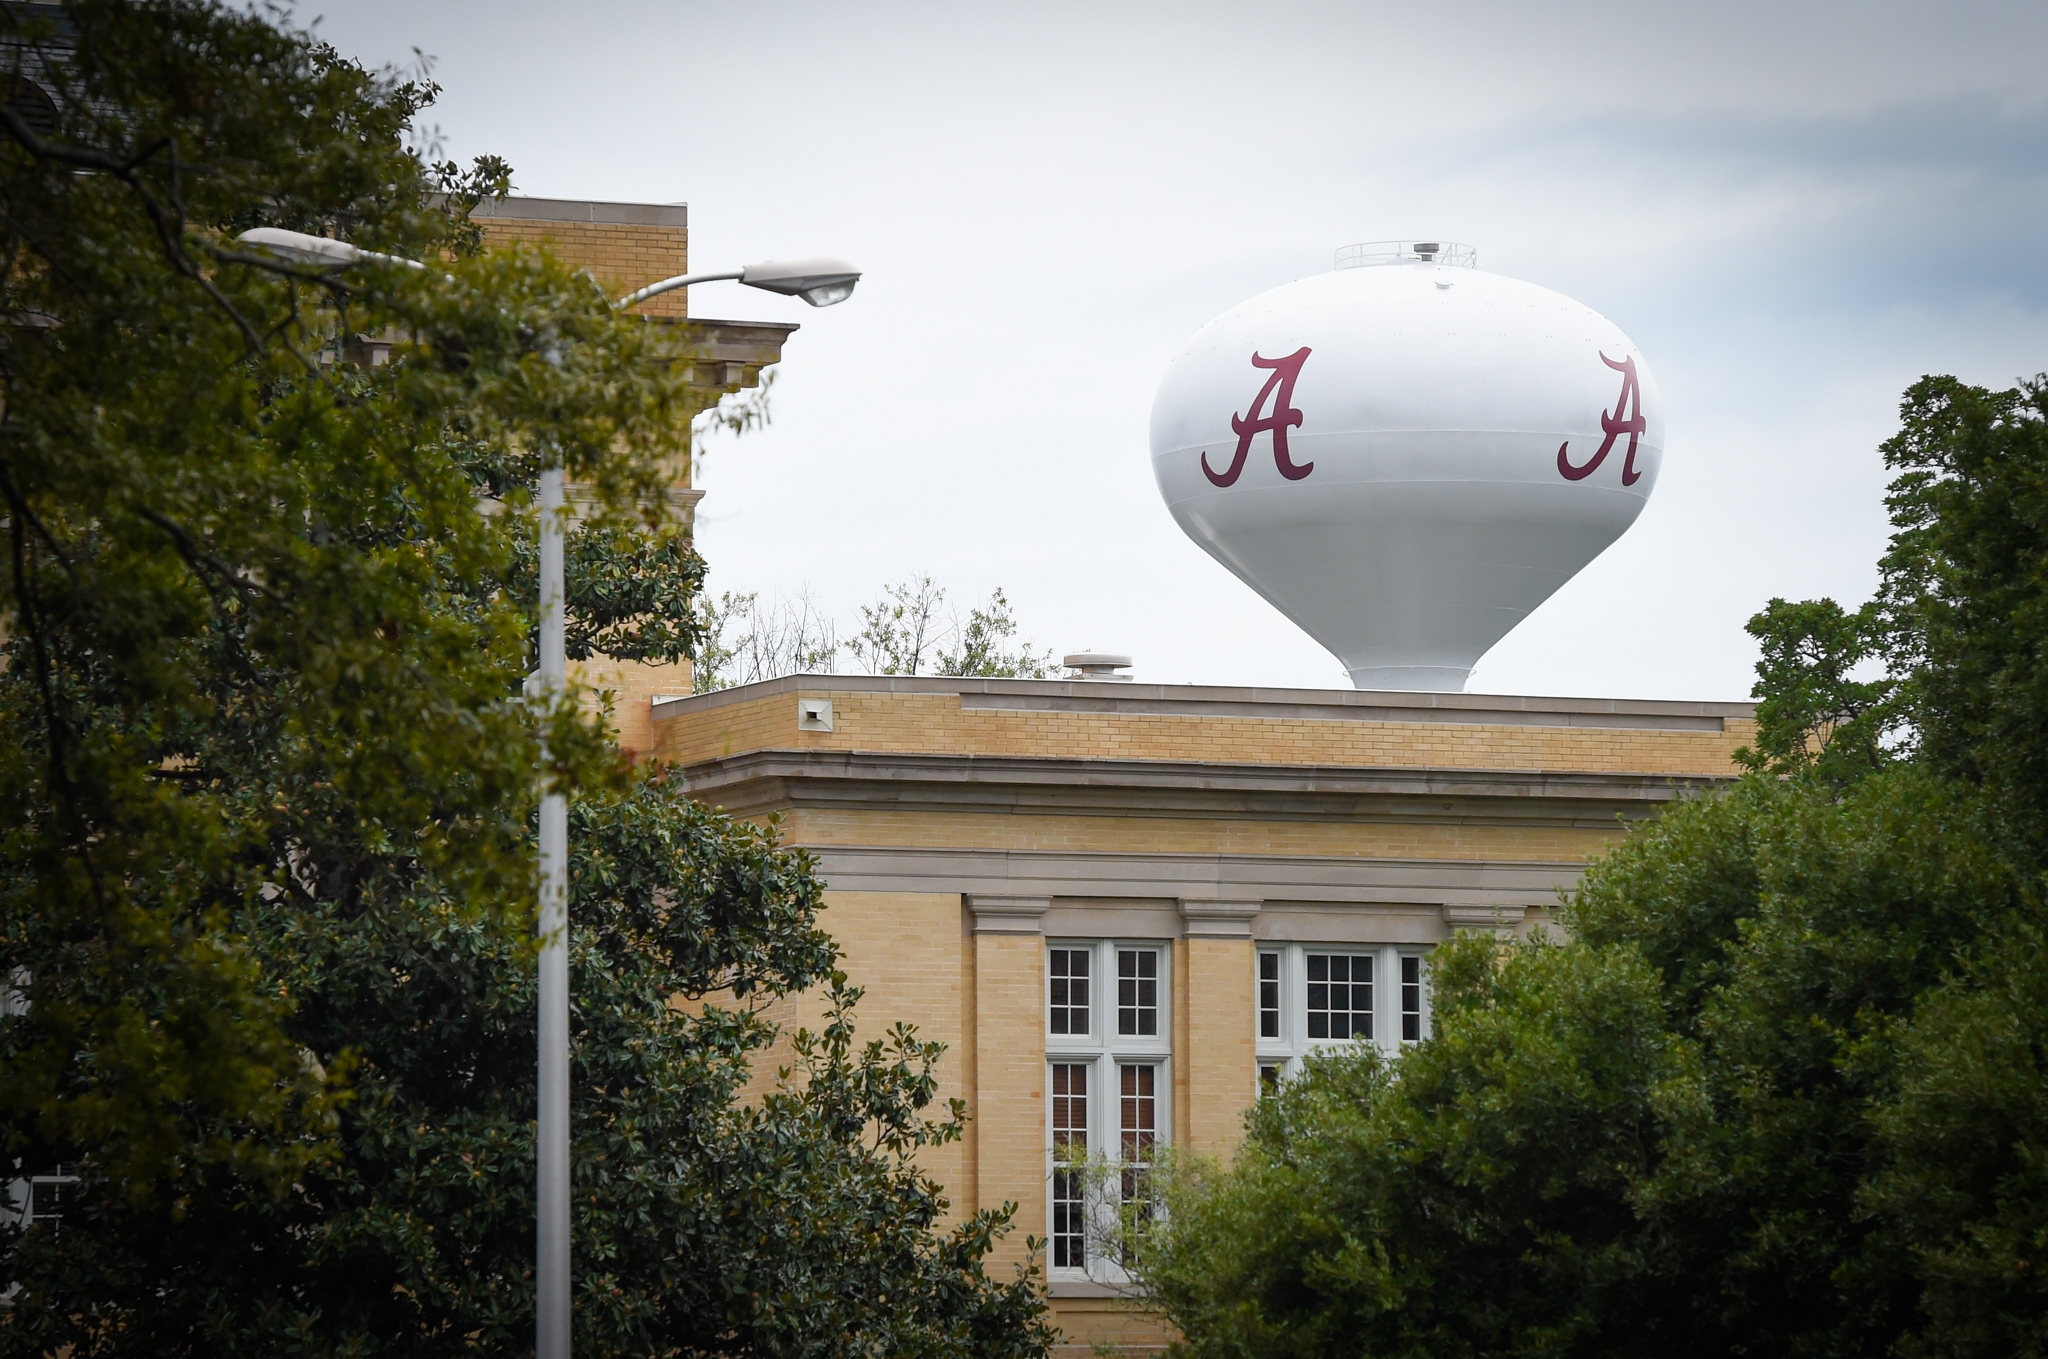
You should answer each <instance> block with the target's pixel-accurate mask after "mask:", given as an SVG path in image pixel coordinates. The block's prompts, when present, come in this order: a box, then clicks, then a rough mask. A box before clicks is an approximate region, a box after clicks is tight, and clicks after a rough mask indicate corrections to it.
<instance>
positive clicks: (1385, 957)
mask: <svg viewBox="0 0 2048 1359" xmlns="http://www.w3.org/2000/svg"><path fill="white" fill-rule="evenodd" d="M1423 958H1424V953H1423V951H1422V950H1420V949H1402V948H1395V947H1385V946H1379V945H1370V944H1365V945H1349V946H1338V945H1319V944H1273V945H1268V946H1266V947H1263V948H1261V949H1260V950H1259V954H1258V972H1257V986H1258V1014H1257V1018H1256V1020H1255V1024H1256V1028H1255V1030H1254V1032H1255V1034H1256V1042H1257V1047H1258V1062H1259V1089H1260V1092H1261V1093H1262V1094H1268V1093H1271V1092H1272V1091H1274V1090H1276V1089H1278V1088H1279V1084H1280V1082H1281V1081H1282V1080H1284V1079H1285V1078H1286V1077H1287V1076H1288V1075H1289V1074H1291V1073H1292V1072H1294V1071H1296V1070H1298V1069H1299V1068H1300V1066H1301V1059H1302V1058H1303V1057H1305V1056H1306V1055H1308V1053H1309V1052H1311V1051H1313V1050H1314V1049H1316V1048H1319V1047H1327V1046H1329V1045H1331V1044H1336V1043H1349V1042H1375V1043H1378V1044H1379V1045H1380V1047H1381V1048H1383V1049H1386V1050H1388V1051H1398V1050H1399V1049H1400V1048H1401V1046H1402V1045H1403V1044H1407V1043H1417V1042H1420V1041H1422V1040H1423V1039H1424V1038H1426V1037H1428V1036H1429V988H1428V986H1427V985H1426V984H1425V974H1426V972H1427V969H1426V968H1425V966H1424V963H1423ZM1382 978H1384V979H1385V981H1384V984H1378V983H1380V982H1381V979H1382Z"/></svg>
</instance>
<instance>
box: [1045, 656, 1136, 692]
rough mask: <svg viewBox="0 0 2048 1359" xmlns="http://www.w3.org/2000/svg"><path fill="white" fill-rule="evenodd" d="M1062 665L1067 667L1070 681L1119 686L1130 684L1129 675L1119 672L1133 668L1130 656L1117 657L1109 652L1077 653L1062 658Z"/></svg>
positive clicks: (1067, 675)
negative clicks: (1091, 681)
mask: <svg viewBox="0 0 2048 1359" xmlns="http://www.w3.org/2000/svg"><path fill="white" fill-rule="evenodd" d="M1060 664H1061V665H1064V666H1065V667H1067V674H1066V677H1067V678H1068V679H1070V680H1109V681H1111V682H1113V683H1117V684H1129V683H1130V682H1131V677H1130V676H1129V675H1119V674H1117V671H1119V670H1128V669H1130V668H1131V658H1130V657H1129V656H1115V655H1111V654H1110V653H1109V652H1107V651H1077V652H1075V653H1074V654H1073V655H1071V656H1063V657H1061V658H1060Z"/></svg>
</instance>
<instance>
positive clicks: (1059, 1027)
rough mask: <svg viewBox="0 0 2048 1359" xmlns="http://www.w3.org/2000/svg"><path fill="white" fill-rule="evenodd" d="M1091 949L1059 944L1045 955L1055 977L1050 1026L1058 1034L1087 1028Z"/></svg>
mask: <svg viewBox="0 0 2048 1359" xmlns="http://www.w3.org/2000/svg"><path fill="white" fill-rule="evenodd" d="M1088 960H1089V959H1088V950H1087V949H1084V948H1056V949H1054V950H1052V952H1051V953H1050V955H1048V957H1047V959H1046V975H1047V976H1049V977H1050V978H1051V979H1052V997H1051V1004H1052V1012H1051V1022H1050V1029H1051V1031H1052V1032H1053V1033H1055V1034H1075V1033H1086V1032H1088Z"/></svg>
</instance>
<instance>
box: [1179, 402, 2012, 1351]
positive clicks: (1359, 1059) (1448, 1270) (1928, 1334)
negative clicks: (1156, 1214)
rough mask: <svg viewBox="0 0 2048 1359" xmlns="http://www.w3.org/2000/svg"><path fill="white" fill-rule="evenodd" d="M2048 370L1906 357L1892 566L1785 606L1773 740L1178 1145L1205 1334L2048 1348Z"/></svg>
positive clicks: (1763, 719)
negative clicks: (1392, 1019) (1533, 914)
mask: <svg viewBox="0 0 2048 1359" xmlns="http://www.w3.org/2000/svg"><path fill="white" fill-rule="evenodd" d="M2044 393H2048V388H2044V386H2043V384H2042V383H2041V382H2035V383H2030V384H2026V385H2024V386H2022V387H2020V388H2017V389H2014V390H2012V391H2007V392H1998V393H1994V392H1987V391H1984V390H1981V389H1977V388H1971V387H1968V386H1965V385H1964V384H1961V383H1958V382H1956V381H1955V380H1954V379H1951V378H1930V379H1926V380H1924V381H1922V382H1920V383H1918V384H1916V385H1915V386H1914V387H1913V388H1912V389H1911V390H1909V391H1908V392H1907V394H1906V398H1905V402H1904V405H1903V408H1902V414H1903V429H1902V432H1901V433H1900V434H1899V435H1898V436H1897V437H1896V438H1894V439H1892V440H1890V441H1889V442H1888V443H1887V444H1886V445H1885V447H1884V453H1885V456H1886V458H1887V460H1888V462H1889V463H1890V465H1891V466H1892V467H1894V468H1895V469H1897V471H1898V473H1899V475H1898V478H1897V480H1896V481H1895V482H1894V484H1893V488H1892V493H1891V498H1890V502H1889V503H1890V506H1891V510H1892V516H1893V523H1894V526H1895V530H1896V531H1895V533H1894V535H1893V539H1892V544H1891V549H1890V551H1889V552H1888V553H1887V554H1886V556H1885V558H1884V561H1883V563H1882V567H1883V588H1882V590H1881V591H1880V594H1879V596H1878V598H1877V599H1876V600H1875V601H1874V602H1873V603H1871V604H1870V605H1868V606H1866V607H1864V608H1862V609H1859V610H1857V611H1855V612H1849V611H1845V610H1843V609H1842V608H1840V607H1839V606H1837V605H1836V604H1835V603H1833V602H1832V601H1828V600H1818V601H1808V602H1803V603H1787V602H1786V601H1783V600H1774V601H1772V602H1771V605H1770V607H1769V608H1767V609H1766V610H1765V611H1764V612H1763V613H1761V614H1759V615H1758V616H1757V618H1756V619H1755V620H1753V621H1752V624H1751V631H1752V632H1753V633H1754V634H1755V635H1756V636H1757V637H1758V638H1759V640H1760V641H1761V642H1762V644H1763V659H1762V662H1761V663H1760V665H1759V681H1758V685H1757V697H1758V699H1759V700H1760V704H1759V713H1758V716H1759V730H1758V736H1757V741H1756V745H1755V747H1754V748H1753V749H1752V750H1750V751H1748V752H1745V756H1744V758H1745V760H1746V762H1747V763H1748V764H1749V765H1750V767H1751V770H1752V771H1753V772H1751V773H1750V774H1749V775H1747V776H1746V777H1745V778H1744V779H1742V780H1741V782H1740V783H1739V784H1738V785H1736V786H1735V787H1734V788H1733V789H1732V790H1731V791H1729V792H1727V793H1725V794H1723V795H1719V796H1713V797H1707V798H1702V799H1698V800H1695V801H1691V802H1686V803H1681V804H1680V805H1678V806H1676V807H1674V808H1672V809H1671V810H1670V811H1669V812H1667V813H1666V815H1665V816H1663V817H1662V818H1661V819H1660V820H1659V821H1658V822H1656V823H1655V824H1654V825H1653V826H1651V827H1649V828H1647V829H1643V830H1639V831H1635V832H1632V833H1631V834H1629V835H1628V837H1627V838H1626V839H1625V840H1624V841H1623V842H1622V843H1621V844H1620V845H1619V846H1618V847H1617V848H1616V849H1615V850H1614V851H1613V852H1612V853H1610V854H1609V855H1608V856H1607V857H1606V858H1604V859H1603V860H1601V861H1599V862H1597V863H1595V864H1594V865H1593V866H1592V867H1591V868H1590V869H1589V870H1588V872H1587V874H1586V877H1585V879H1584V882H1583V884H1582V885H1581V887H1580V888H1579V889H1578V891H1577V892H1576V893H1575V894H1573V896H1572V897H1571V899H1570V900H1569V901H1568V902H1567V903H1566V905H1565V908H1564V911H1563V916H1562V923H1563V926H1564V934H1563V937H1562V939H1556V938H1553V939H1539V940H1534V941H1530V942H1525V943H1518V944H1514V945H1501V944H1497V943H1496V942H1495V941H1493V940H1491V939H1482V938H1465V939H1461V940H1459V941H1457V942H1454V943H1452V944H1450V945H1448V946H1446V947H1445V948H1443V949H1441V950H1439V952H1438V954H1437V956H1436V958H1435V959H1434V961H1433V967H1432V979H1433V987H1434V997H1435V1005H1436V1015H1435V1021H1434V1029H1435V1036H1434V1037H1433V1038H1432V1040H1431V1041H1429V1042H1427V1043H1425V1044H1422V1045H1421V1046H1420V1047H1418V1048H1416V1049H1414V1050H1412V1051H1410V1052H1408V1053H1407V1054H1405V1055H1404V1056H1403V1057H1401V1058H1400V1059H1398V1060H1394V1061H1386V1060H1383V1059H1381V1058H1380V1057H1379V1056H1377V1055H1376V1054H1374V1053H1372V1052H1356V1053H1337V1054H1332V1055H1327V1056H1325V1057H1323V1058H1321V1059H1319V1060H1316V1061H1312V1062H1311V1063H1310V1064H1309V1068H1308V1071H1307V1072H1306V1074H1305V1075H1304V1076H1303V1077H1302V1078H1301V1079H1299V1080H1298V1081H1296V1082H1294V1083H1292V1084H1291V1085H1289V1086H1288V1087H1287V1088H1285V1089H1284V1090H1283V1091H1281V1092H1280V1093H1279V1094H1278V1095H1277V1096H1276V1097H1274V1098H1272V1099H1269V1100H1268V1101H1266V1102H1265V1103H1263V1104H1262V1105H1261V1106H1260V1107H1259V1108H1258V1109H1257V1110H1256V1111H1254V1113H1253V1114H1252V1116H1251V1118H1250V1124H1249V1132H1248V1138H1247V1142H1246V1144H1245V1146H1244V1148H1243V1150H1242V1151H1241V1152H1240V1154H1239V1157H1238V1159H1237V1162H1236V1164H1235V1165H1234V1167H1233V1168H1232V1169H1230V1170H1228V1171H1223V1170H1219V1169H1217V1168H1215V1167H1203V1166H1199V1165H1188V1164H1184V1165H1182V1166H1181V1167H1180V1168H1179V1170H1178V1173H1177V1175H1176V1177H1175V1179H1174V1182H1173V1184H1172V1186H1171V1188H1170V1192H1169V1193H1168V1199H1169V1202H1170V1210H1169V1212H1168V1213H1167V1215H1166V1217H1165V1219H1164V1221H1163V1223H1161V1224H1158V1225H1156V1226H1155V1227H1154V1228H1153V1229H1152V1231H1151V1233H1150V1234H1149V1236H1148V1237H1147V1238H1146V1240H1145V1242H1144V1243H1143V1249H1144V1254H1143V1255H1141V1263H1142V1265H1143V1268H1144V1272H1145V1275H1146V1278H1147V1281H1148V1283H1149V1285H1150V1287H1151V1288H1152V1289H1153V1291H1154V1294H1155V1296H1156V1297H1157V1298H1158V1299H1159V1301H1160V1302H1161V1304H1162V1305H1163V1306H1164V1308H1165V1310H1166V1311H1167V1313H1168V1315H1169V1316H1170V1317H1171V1318H1172V1319H1173V1320H1174V1321H1175V1322H1176V1323H1177V1324H1178V1325H1179V1326H1180V1327H1181V1329H1182V1331H1183V1333H1184V1335H1185V1337H1186V1340H1185V1342H1184V1344H1183V1347H1182V1348H1183V1349H1184V1351H1185V1352H1187V1353H1189V1354H1200V1355H1218V1356H1221V1355H1233V1356H1251V1355H1275V1356H1277V1355H1282V1354H1286V1355H1315V1354H1329V1355H1336V1354H1345V1355H1358V1354H1369V1355H1402V1356H1423V1355H1428V1356H1432V1357H1433V1359H1445V1357H1447V1356H1458V1355H1480V1354H1526V1355H1616V1356H1620V1355H1638V1354H1645V1353H1656V1354H1672V1355H1689V1354H1697V1355H1701V1356H1706V1355H1716V1356H1720V1355H1728V1354H1787V1355H1813V1356H1851V1355H1880V1354H1900V1355H1929V1356H1932V1355H1944V1356H1948V1355H1983V1356H1992V1355H2039V1354H2043V1353H2048V1283H2044V1281H2043V1279H2042V1277H2041V1274H2042V1271H2041V1270H2040V1268H2039V1262H2040V1260H2041V1259H2042V1258H2043V1257H2042V1251H2043V1249H2044V1248H2048V1174H2044V1171H2043V1167H2044V1165H2048V1141H2044V1132H2043V1129H2044V1128H2048V1121H2044V1114H2048V1058H2044V1055H2043V1054H2044V1053H2048V1008H2044V1005H2043V1001H2044V999H2048V903H2044V896H2043V886H2044V879H2043V868H2044V858H2043V839H2042V826H2043V820H2042V817H2043V808H2044V799H2048V783H2044V776H2048V734H2044V728H2043V720H2044V714H2048V693H2044V692H2043V691H2042V689H2041V685H2042V682H2043V681H2042V675H2043V674H2044V673H2048V672H2044V667H2043V664H2042V662H2043V659H2044V657H2043V648H2044V645H2048V611H2044V610H2043V607H2042V602H2041V601H2042V599H2043V597H2044V591H2043V585H2044V582H2043V578H2042V555H2043V549H2044V547H2048V437H2044V431H2048V424H2044V417H2048V409H2044Z"/></svg>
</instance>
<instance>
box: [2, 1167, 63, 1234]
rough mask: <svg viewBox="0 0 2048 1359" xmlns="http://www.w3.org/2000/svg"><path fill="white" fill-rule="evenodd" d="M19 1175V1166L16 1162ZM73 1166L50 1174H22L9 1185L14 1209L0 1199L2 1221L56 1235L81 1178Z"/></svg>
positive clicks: (59, 1168)
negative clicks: (36, 1228) (74, 1187)
mask: <svg viewBox="0 0 2048 1359" xmlns="http://www.w3.org/2000/svg"><path fill="white" fill-rule="evenodd" d="M16 1166H17V1173H18V1172H19V1163H18V1162H17V1163H16ZM70 1170H71V1167H70V1166H68V1165H60V1166H58V1167H56V1169H55V1170H53V1171H52V1172H50V1173H49V1174H44V1175H21V1176H20V1178H18V1179H16V1180H15V1181H14V1183H13V1184H12V1185H11V1186H10V1190H11V1197H12V1199H13V1204H12V1206H11V1207H10V1206H7V1204H6V1202H5V1200H0V1222H6V1221H9V1220H12V1221H14V1222H16V1223H19V1224H21V1225H22V1226H25V1227H30V1226H40V1227H47V1228H49V1229H50V1231H51V1232H53V1233H54V1232H55V1231H56V1230H57V1228H58V1226H59V1224H61V1223H62V1222H63V1220H64V1204H65V1201H66V1200H67V1199H68V1198H69V1197H70V1195H71V1186H72V1185H74V1184H77V1183H78V1177H77V1176H76V1175H73V1174H70V1173H69V1172H70Z"/></svg>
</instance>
